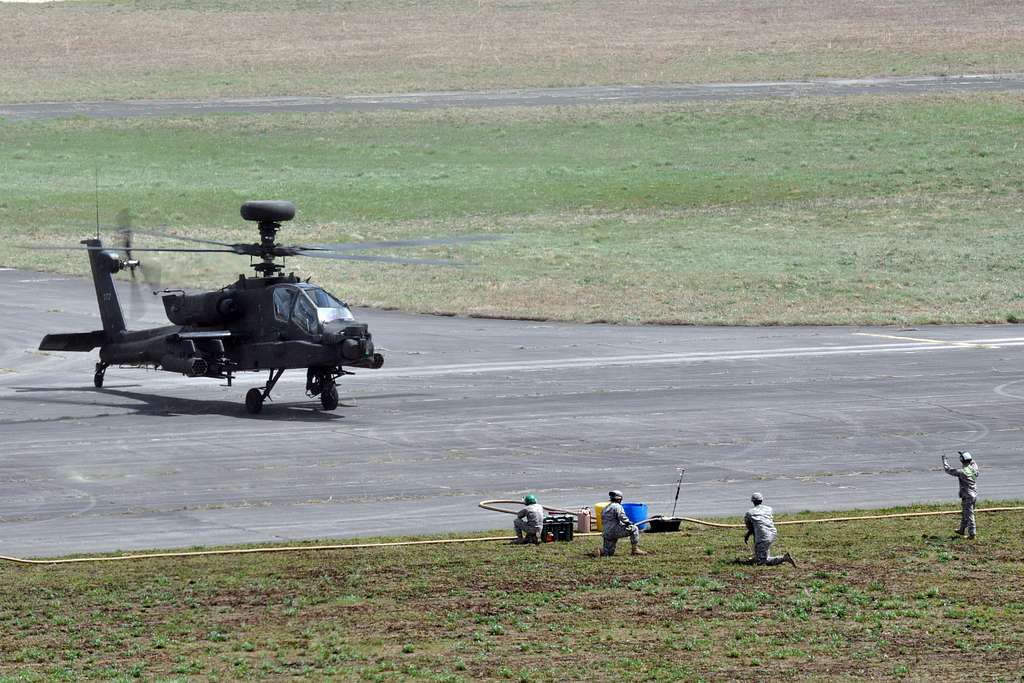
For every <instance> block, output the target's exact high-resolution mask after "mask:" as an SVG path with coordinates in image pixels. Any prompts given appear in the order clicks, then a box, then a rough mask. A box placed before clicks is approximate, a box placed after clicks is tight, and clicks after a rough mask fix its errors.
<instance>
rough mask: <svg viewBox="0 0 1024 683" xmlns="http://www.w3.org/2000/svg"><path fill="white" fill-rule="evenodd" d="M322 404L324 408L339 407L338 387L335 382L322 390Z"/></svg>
mask: <svg viewBox="0 0 1024 683" xmlns="http://www.w3.org/2000/svg"><path fill="white" fill-rule="evenodd" d="M320 405H322V406H323V407H324V410H334V409H335V408H337V407H338V387H337V385H335V384H334V383H333V382H332V383H331V384H330V386H327V387H324V389H323V390H322V391H321V392H320Z"/></svg>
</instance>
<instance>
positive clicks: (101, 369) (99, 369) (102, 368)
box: [92, 363, 107, 389]
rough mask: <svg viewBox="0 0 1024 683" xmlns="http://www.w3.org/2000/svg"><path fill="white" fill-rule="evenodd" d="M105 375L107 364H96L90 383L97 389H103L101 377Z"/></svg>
mask: <svg viewBox="0 0 1024 683" xmlns="http://www.w3.org/2000/svg"><path fill="white" fill-rule="evenodd" d="M106 374H107V364H106V363H97V364H96V373H95V374H94V375H93V376H92V383H93V386H95V387H96V388H97V389H102V388H103V377H104V375H106Z"/></svg>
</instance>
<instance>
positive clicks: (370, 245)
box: [294, 235, 502, 251]
mask: <svg viewBox="0 0 1024 683" xmlns="http://www.w3.org/2000/svg"><path fill="white" fill-rule="evenodd" d="M500 239H502V236H501V235H463V236H461V237H425V238H423V239H411V240H382V241H379V242H342V243H340V244H304V245H301V246H298V247H294V248H295V249H303V250H313V251H356V250H362V249H392V248H396V247H428V246H431V245H435V244H459V243H461V242H494V241H495V240H500Z"/></svg>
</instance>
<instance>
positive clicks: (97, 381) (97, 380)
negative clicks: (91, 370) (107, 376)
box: [92, 372, 103, 389]
mask: <svg viewBox="0 0 1024 683" xmlns="http://www.w3.org/2000/svg"><path fill="white" fill-rule="evenodd" d="M92 383H93V384H94V385H95V386H96V388H97V389H102V388H103V373H102V372H97V373H96V374H95V375H93V376H92Z"/></svg>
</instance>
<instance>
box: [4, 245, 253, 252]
mask: <svg viewBox="0 0 1024 683" xmlns="http://www.w3.org/2000/svg"><path fill="white" fill-rule="evenodd" d="M18 248H19V249H32V250H34V251H114V252H117V251H124V249H123V248H121V247H119V246H116V245H115V246H109V247H90V246H81V247H40V246H37V245H30V244H25V245H18ZM131 250H132V251H181V252H186V253H189V254H197V253H198V254H202V253H217V254H237V253H239V252H238V251H236V250H235V249H189V248H176V247H132V248H131Z"/></svg>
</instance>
